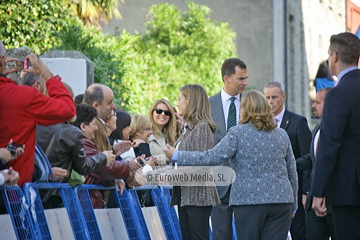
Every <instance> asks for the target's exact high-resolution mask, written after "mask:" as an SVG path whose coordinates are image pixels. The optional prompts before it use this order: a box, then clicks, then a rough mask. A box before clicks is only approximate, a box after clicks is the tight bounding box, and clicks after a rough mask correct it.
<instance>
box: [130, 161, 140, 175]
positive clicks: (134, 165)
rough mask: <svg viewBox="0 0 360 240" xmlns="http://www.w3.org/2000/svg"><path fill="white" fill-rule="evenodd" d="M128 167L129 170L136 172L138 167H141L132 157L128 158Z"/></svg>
mask: <svg viewBox="0 0 360 240" xmlns="http://www.w3.org/2000/svg"><path fill="white" fill-rule="evenodd" d="M129 167H130V172H133V173H134V172H136V171H137V170H138V169H140V168H141V165H140V164H139V163H138V162H137V161H135V160H134V158H132V159H130V160H129Z"/></svg>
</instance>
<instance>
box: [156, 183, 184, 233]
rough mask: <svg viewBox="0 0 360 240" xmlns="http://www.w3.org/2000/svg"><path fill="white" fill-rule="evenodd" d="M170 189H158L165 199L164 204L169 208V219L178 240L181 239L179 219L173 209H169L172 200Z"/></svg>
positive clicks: (166, 187)
mask: <svg viewBox="0 0 360 240" xmlns="http://www.w3.org/2000/svg"><path fill="white" fill-rule="evenodd" d="M171 189H172V186H161V187H160V190H161V192H162V194H163V196H164V198H165V201H166V204H167V205H168V206H169V212H170V215H171V219H172V221H173V223H174V227H175V230H176V233H177V235H178V238H179V239H182V235H181V228H180V222H179V217H178V215H177V213H176V210H175V207H170V203H171V199H172V197H171V194H170V190H171Z"/></svg>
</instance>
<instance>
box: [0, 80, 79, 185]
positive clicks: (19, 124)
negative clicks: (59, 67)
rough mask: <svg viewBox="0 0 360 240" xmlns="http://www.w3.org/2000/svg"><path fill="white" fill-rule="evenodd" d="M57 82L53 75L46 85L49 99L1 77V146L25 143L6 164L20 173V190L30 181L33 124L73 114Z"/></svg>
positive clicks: (50, 122) (67, 95)
mask: <svg viewBox="0 0 360 240" xmlns="http://www.w3.org/2000/svg"><path fill="white" fill-rule="evenodd" d="M60 80H61V78H60V77H59V76H54V77H52V78H51V79H49V80H48V81H47V82H46V87H47V90H48V93H49V97H48V96H45V95H44V94H42V93H40V92H39V91H38V90H37V89H35V88H32V87H28V86H21V85H18V84H16V83H15V82H14V81H13V80H11V79H9V78H6V77H0V110H1V112H0V147H5V146H6V145H7V144H8V142H9V141H10V140H11V139H13V141H14V142H18V143H21V144H25V152H24V154H22V155H20V156H19V157H18V158H17V159H16V160H14V161H11V162H10V163H9V164H8V167H10V166H12V167H13V168H14V170H16V171H18V172H19V175H20V180H19V182H18V184H19V186H20V187H21V186H22V185H23V184H24V183H25V182H31V180H32V175H33V172H34V150H35V139H36V125H44V126H48V125H53V124H56V123H61V122H65V121H67V120H69V119H71V118H72V117H73V116H75V114H76V110H75V104H74V101H73V99H72V97H71V95H70V93H69V91H68V90H67V89H66V87H65V86H64V84H63V83H62V82H61V81H60Z"/></svg>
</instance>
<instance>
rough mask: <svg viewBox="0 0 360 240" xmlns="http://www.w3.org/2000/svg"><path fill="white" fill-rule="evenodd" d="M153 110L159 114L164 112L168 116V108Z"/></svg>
mask: <svg viewBox="0 0 360 240" xmlns="http://www.w3.org/2000/svg"><path fill="white" fill-rule="evenodd" d="M155 112H156V113H157V114H159V115H160V114H162V113H163V112H164V114H165V115H166V116H170V111H169V110H162V109H160V108H155Z"/></svg>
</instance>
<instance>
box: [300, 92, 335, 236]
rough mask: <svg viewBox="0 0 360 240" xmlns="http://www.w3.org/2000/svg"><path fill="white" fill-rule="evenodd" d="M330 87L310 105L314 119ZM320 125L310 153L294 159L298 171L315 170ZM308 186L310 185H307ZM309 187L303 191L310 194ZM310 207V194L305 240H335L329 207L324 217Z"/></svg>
mask: <svg viewBox="0 0 360 240" xmlns="http://www.w3.org/2000/svg"><path fill="white" fill-rule="evenodd" d="M331 89H332V88H331V87H327V88H322V89H320V90H319V91H318V92H317V94H316V97H315V101H314V103H313V105H312V109H313V115H314V117H316V118H320V119H321V117H322V112H323V107H324V102H325V96H326V94H327V93H328V92H329V91H330V90H331ZM319 130H320V124H318V125H316V126H315V128H314V132H313V140H312V142H311V146H310V153H307V154H306V155H305V156H302V157H301V158H298V159H296V167H297V170H299V171H306V170H309V169H312V170H313V169H315V162H316V157H315V155H316V151H317V143H318V140H319V136H320V131H319ZM313 172H314V171H311V176H312V177H313ZM309 185H310V183H309ZM309 187H310V186H305V184H304V186H303V189H305V190H303V191H308V192H310V189H309ZM311 205H312V196H311V194H308V195H307V198H306V205H305V211H306V216H305V223H306V237H307V240H327V239H329V237H331V239H332V240H335V229H334V224H333V221H332V213H331V207H330V206H329V205H328V206H327V215H326V217H324V218H323V217H318V216H316V214H315V211H314V210H313V209H312V208H311Z"/></svg>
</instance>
